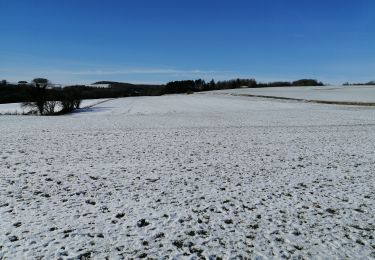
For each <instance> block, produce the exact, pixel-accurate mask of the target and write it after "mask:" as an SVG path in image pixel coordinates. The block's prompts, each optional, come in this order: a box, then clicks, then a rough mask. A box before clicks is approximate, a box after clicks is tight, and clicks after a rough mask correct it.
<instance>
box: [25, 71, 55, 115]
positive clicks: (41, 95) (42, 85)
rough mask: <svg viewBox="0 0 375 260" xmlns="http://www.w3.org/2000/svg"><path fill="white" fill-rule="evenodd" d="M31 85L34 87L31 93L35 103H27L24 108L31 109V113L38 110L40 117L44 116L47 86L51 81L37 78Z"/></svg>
mask: <svg viewBox="0 0 375 260" xmlns="http://www.w3.org/2000/svg"><path fill="white" fill-rule="evenodd" d="M31 84H32V85H33V86H34V87H33V88H32V89H31V91H30V96H31V98H32V100H33V102H25V103H23V104H22V107H27V108H31V111H35V110H37V111H38V112H39V114H40V115H44V114H45V112H46V111H45V108H46V103H47V86H48V84H49V81H48V79H45V78H35V79H33V80H32V81H31Z"/></svg>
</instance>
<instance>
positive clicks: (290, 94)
mask: <svg viewBox="0 0 375 260" xmlns="http://www.w3.org/2000/svg"><path fill="white" fill-rule="evenodd" d="M217 93H230V94H239V95H249V94H250V95H263V96H275V97H287V98H297V99H307V100H324V101H341V102H345V101H349V102H374V103H375V86H318V87H272V88H241V89H230V90H220V91H217Z"/></svg>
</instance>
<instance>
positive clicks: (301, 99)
mask: <svg viewBox="0 0 375 260" xmlns="http://www.w3.org/2000/svg"><path fill="white" fill-rule="evenodd" d="M231 95H232V96H243V97H257V98H268V99H279V100H292V101H298V102H305V103H317V104H327V105H345V106H367V107H375V102H354V101H329V100H317V99H303V98H290V97H278V96H265V95H253V94H231Z"/></svg>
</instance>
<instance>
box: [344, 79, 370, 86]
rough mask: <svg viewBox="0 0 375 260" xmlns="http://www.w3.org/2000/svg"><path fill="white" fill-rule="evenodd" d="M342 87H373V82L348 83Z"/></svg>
mask: <svg viewBox="0 0 375 260" xmlns="http://www.w3.org/2000/svg"><path fill="white" fill-rule="evenodd" d="M342 85H343V86H375V80H372V81H369V82H367V83H349V82H345V83H344V84H342Z"/></svg>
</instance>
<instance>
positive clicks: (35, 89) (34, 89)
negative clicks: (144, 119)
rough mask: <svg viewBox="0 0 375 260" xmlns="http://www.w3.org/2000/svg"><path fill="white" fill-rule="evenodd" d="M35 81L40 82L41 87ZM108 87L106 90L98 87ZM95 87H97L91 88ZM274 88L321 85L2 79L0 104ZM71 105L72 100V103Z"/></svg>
mask: <svg viewBox="0 0 375 260" xmlns="http://www.w3.org/2000/svg"><path fill="white" fill-rule="evenodd" d="M37 82H44V83H43V87H40V84H38V83H37ZM100 84H108V88H102V87H99V85H100ZM95 85H98V87H95ZM276 86H285V87H293V86H323V83H322V82H319V81H317V80H314V79H301V80H297V81H293V82H271V83H258V82H257V81H256V80H255V79H234V80H226V81H218V82H215V81H214V80H211V81H209V82H206V81H204V80H202V79H198V80H182V81H173V82H169V83H167V84H165V85H144V84H129V83H122V82H113V81H99V82H96V83H94V84H93V86H86V85H72V86H66V87H64V88H62V87H55V86H54V85H53V84H51V83H50V82H49V81H48V80H47V79H40V78H39V79H34V80H33V81H31V82H27V81H19V82H18V83H17V84H14V83H13V84H12V83H9V82H7V81H6V80H2V81H0V104H4V103H20V102H24V103H26V102H29V103H30V102H38V101H40V99H45V100H52V101H59V102H62V101H64V100H67V99H69V100H82V99H99V98H118V97H130V96H160V95H165V94H179V93H193V92H200V91H210V90H220V89H234V88H241V87H247V88H264V87H276ZM72 102H73V101H72Z"/></svg>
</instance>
